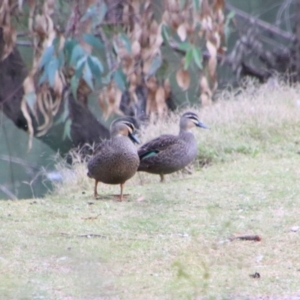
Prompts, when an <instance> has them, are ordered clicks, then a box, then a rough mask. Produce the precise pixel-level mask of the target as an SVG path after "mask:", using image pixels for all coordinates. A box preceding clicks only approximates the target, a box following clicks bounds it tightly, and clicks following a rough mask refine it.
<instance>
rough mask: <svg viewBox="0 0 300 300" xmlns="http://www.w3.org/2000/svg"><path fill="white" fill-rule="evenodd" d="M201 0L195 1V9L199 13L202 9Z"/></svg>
mask: <svg viewBox="0 0 300 300" xmlns="http://www.w3.org/2000/svg"><path fill="white" fill-rule="evenodd" d="M200 4H201V0H193V9H194V10H195V11H196V12H198V11H199V9H200Z"/></svg>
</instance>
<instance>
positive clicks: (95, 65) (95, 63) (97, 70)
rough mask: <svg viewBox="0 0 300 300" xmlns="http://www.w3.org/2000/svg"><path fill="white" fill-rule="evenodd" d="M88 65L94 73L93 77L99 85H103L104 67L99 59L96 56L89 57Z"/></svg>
mask: <svg viewBox="0 0 300 300" xmlns="http://www.w3.org/2000/svg"><path fill="white" fill-rule="evenodd" d="M87 63H88V65H89V67H90V69H91V71H92V73H93V77H94V78H95V80H96V82H97V83H98V84H100V83H101V74H102V72H103V66H102V64H101V62H100V61H99V59H98V58H97V57H94V56H89V57H88V59H87Z"/></svg>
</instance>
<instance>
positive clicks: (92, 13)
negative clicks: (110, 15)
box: [80, 4, 97, 22]
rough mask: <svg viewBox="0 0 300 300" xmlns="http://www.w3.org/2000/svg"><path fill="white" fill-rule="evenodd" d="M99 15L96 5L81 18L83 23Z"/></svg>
mask: <svg viewBox="0 0 300 300" xmlns="http://www.w3.org/2000/svg"><path fill="white" fill-rule="evenodd" d="M96 15H97V7H96V5H95V4H93V5H91V6H90V7H89V8H88V9H87V10H86V12H85V14H84V15H83V16H82V18H81V20H80V21H81V22H85V21H87V20H88V19H90V18H92V17H94V16H96Z"/></svg>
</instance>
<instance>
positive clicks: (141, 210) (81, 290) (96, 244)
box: [0, 85, 300, 300]
mask: <svg viewBox="0 0 300 300" xmlns="http://www.w3.org/2000/svg"><path fill="white" fill-rule="evenodd" d="M299 92H300V87H293V88H291V87H287V86H285V85H280V86H279V87H277V88H274V89H272V90H270V89H268V88H267V87H262V88H260V89H255V88H254V87H251V86H250V87H249V88H248V89H247V90H245V91H242V93H241V94H239V95H238V96H235V97H234V96H232V95H222V96H221V100H220V101H219V102H218V103H216V104H215V105H214V106H212V107H207V108H205V109H203V110H202V111H200V112H199V114H200V115H201V118H202V120H203V122H204V123H206V124H207V125H209V126H210V127H211V130H209V131H208V130H207V131H206V130H198V131H195V134H196V137H197V140H198V141H199V157H198V159H197V161H196V163H195V165H194V172H193V174H192V175H186V174H174V175H170V176H167V182H166V183H165V184H159V183H158V181H159V177H158V176H153V175H148V174H141V175H140V176H139V175H136V176H135V177H134V178H133V179H132V180H130V181H128V183H127V184H126V186H125V192H126V193H129V194H130V197H129V198H128V200H127V201H125V202H123V203H119V202H115V201H113V200H111V199H110V198H109V197H108V195H109V194H113V193H118V192H119V187H117V186H107V185H104V184H101V185H99V193H101V194H102V195H103V198H104V199H103V200H100V201H94V200H93V199H92V189H93V182H92V181H91V180H89V179H88V178H87V177H86V175H85V174H86V168H85V166H84V164H80V163H78V164H75V165H74V166H73V168H71V169H68V168H66V167H64V166H63V164H61V165H60V166H59V168H60V170H61V172H62V174H63V177H64V178H65V181H64V183H63V184H62V185H59V186H57V187H56V189H55V192H54V193H52V194H49V196H47V197H45V198H43V199H31V200H22V201H2V202H1V203H0V210H1V212H0V218H1V219H0V220H1V221H0V222H1V227H0V244H1V252H0V270H1V271H0V295H1V298H3V299H249V300H250V299H251V300H252V299H299V297H300V287H299V282H300V262H299V259H298V256H299V255H298V252H299V248H300V236H299V235H300V229H299V230H298V227H297V226H300V221H299V213H298V211H299V206H300V197H299V195H300V185H299V178H300V168H299V163H300V156H299V153H298V152H299V150H300V149H299V142H300V138H299V137H300V126H299V125H300V124H299V123H300V107H298V102H297V101H298V95H299V94H300V93H299ZM196 111H197V110H196ZM177 121H178V116H177V115H174V116H172V117H171V118H170V119H168V120H166V121H165V122H159V123H157V124H153V125H150V127H149V128H148V130H147V131H144V134H143V139H144V140H148V139H150V138H151V137H154V136H156V135H158V134H160V133H162V132H173V133H175V132H176V131H177V125H176V123H177ZM203 165H204V166H205V167H204V168H200V166H203ZM141 182H143V184H141ZM236 234H258V235H260V236H261V238H262V241H261V242H252V241H241V240H234V241H231V240H230V237H232V236H233V235H236ZM255 272H258V273H259V274H260V276H261V277H260V278H259V279H254V278H252V277H250V276H249V275H250V274H254V273H255ZM292 297H298V298H292Z"/></svg>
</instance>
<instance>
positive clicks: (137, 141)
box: [129, 133, 141, 144]
mask: <svg viewBox="0 0 300 300" xmlns="http://www.w3.org/2000/svg"><path fill="white" fill-rule="evenodd" d="M129 138H130V139H131V140H132V141H133V142H134V143H136V144H140V143H141V142H140V140H139V139H138V137H137V136H136V135H135V134H132V133H130V134H129Z"/></svg>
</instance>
